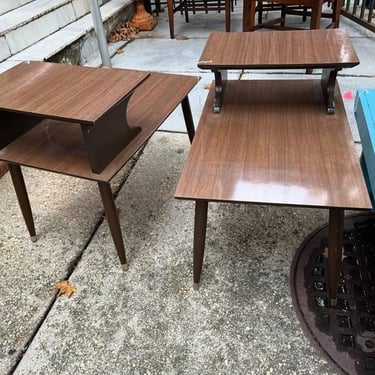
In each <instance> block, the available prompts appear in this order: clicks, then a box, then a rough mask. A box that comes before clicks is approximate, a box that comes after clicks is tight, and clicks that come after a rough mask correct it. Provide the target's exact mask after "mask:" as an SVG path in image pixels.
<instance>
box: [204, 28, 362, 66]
mask: <svg viewBox="0 0 375 375" xmlns="http://www.w3.org/2000/svg"><path fill="white" fill-rule="evenodd" d="M357 64H359V60H358V57H357V54H356V53H355V50H354V49H353V46H352V43H351V41H350V38H349V36H348V34H347V32H346V31H345V30H343V29H320V30H286V31H272V32H256V33H254V32H247V33H243V32H230V33H225V32H214V33H211V34H210V36H209V38H208V40H207V43H206V46H205V48H204V50H203V52H202V55H201V57H200V59H199V62H198V66H199V67H200V68H201V69H210V70H215V69H245V68H248V69H278V68H279V69H280V68H288V69H292V68H304V69H306V68H335V69H341V68H345V67H353V66H355V65H357Z"/></svg>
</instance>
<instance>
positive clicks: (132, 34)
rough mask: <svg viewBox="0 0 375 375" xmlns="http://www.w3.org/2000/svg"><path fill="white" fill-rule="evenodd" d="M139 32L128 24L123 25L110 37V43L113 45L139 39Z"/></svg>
mask: <svg viewBox="0 0 375 375" xmlns="http://www.w3.org/2000/svg"><path fill="white" fill-rule="evenodd" d="M138 32H139V30H138V29H136V28H135V27H133V26H130V25H129V23H128V22H125V23H123V24H122V25H120V27H118V28H117V29H116V30H114V31H112V33H111V35H110V36H109V41H110V42H111V43H115V42H119V41H120V40H133V39H136V38H137V33H138Z"/></svg>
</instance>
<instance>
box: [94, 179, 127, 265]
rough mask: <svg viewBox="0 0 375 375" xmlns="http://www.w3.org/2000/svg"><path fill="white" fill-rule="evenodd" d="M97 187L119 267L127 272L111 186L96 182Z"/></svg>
mask: <svg viewBox="0 0 375 375" xmlns="http://www.w3.org/2000/svg"><path fill="white" fill-rule="evenodd" d="M98 185H99V190H100V195H101V197H102V201H103V206H104V211H105V215H106V218H107V221H108V225H109V229H110V231H111V235H112V238H113V242H114V244H115V247H116V250H117V254H118V256H119V258H120V262H121V267H122V269H123V270H124V271H127V270H128V268H129V267H128V263H127V262H126V255H125V248H124V241H123V239H122V233H121V227H120V221H119V219H118V215H117V210H116V206H115V201H114V199H113V195H112V190H111V185H110V184H109V183H107V182H98Z"/></svg>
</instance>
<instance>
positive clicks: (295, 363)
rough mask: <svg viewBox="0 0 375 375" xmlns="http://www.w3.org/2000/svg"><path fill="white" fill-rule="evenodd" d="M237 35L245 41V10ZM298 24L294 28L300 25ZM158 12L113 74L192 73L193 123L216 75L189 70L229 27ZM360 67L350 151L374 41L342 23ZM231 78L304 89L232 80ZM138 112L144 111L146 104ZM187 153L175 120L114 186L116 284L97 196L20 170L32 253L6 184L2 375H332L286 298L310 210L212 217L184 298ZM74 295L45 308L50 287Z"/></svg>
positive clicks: (346, 76) (372, 73)
mask: <svg viewBox="0 0 375 375" xmlns="http://www.w3.org/2000/svg"><path fill="white" fill-rule="evenodd" d="M235 9H236V11H235V12H234V13H233V16H232V30H238V31H239V30H240V29H241V8H240V5H239V4H237V6H236V7H235ZM297 21H298V22H299V20H297ZM175 23H176V25H175V32H176V36H177V37H178V36H180V38H176V39H174V40H171V39H169V29H168V23H167V13H166V12H163V13H161V14H160V16H159V18H158V25H157V26H156V28H155V29H154V30H153V31H151V32H142V33H140V34H139V36H140V37H139V39H136V40H134V41H132V42H130V43H127V44H126V45H125V46H124V48H123V50H122V53H118V54H116V55H115V57H113V59H112V63H113V66H114V67H119V68H129V69H141V70H151V71H161V72H170V73H178V74H191V75H199V76H200V77H201V78H202V79H201V80H200V81H199V83H198V84H197V86H196V87H195V89H194V90H193V91H192V93H191V94H190V103H191V107H192V110H193V116H194V121H195V125H197V124H198V120H199V116H200V111H201V109H202V107H203V104H204V101H205V97H206V94H207V88H206V85H207V84H208V83H210V82H211V80H212V79H213V76H212V73H208V72H203V71H199V70H198V68H197V62H198V59H199V56H200V54H201V51H202V48H203V46H204V44H205V41H206V39H207V36H208V34H209V32H211V31H224V14H215V13H209V14H208V15H206V14H203V13H197V14H196V15H191V17H190V23H189V24H186V23H185V21H184V18H183V16H180V15H179V14H176V15H175ZM341 27H342V28H345V29H347V31H348V33H349V35H350V36H351V39H352V42H353V45H354V47H355V49H356V51H357V54H358V56H359V59H360V61H361V64H360V65H359V66H358V67H355V68H352V69H347V70H344V71H342V72H341V73H340V76H339V85H340V89H341V92H342V94H343V97H344V102H345V106H346V109H347V112H348V118H349V121H350V124H351V129H352V133H353V138H354V140H355V141H356V143H357V146H358V152H360V143H359V141H360V140H359V136H358V132H357V129H356V125H355V120H354V115H353V104H354V97H355V92H356V89H357V88H366V87H369V88H370V87H372V88H374V87H375V70H374V62H373V56H374V50H375V39H374V34H372V33H370V32H367V31H366V30H365V29H363V28H361V27H360V26H358V25H356V24H354V23H352V22H351V21H348V20H346V19H345V18H342V21H341ZM230 76H231V78H232V79H249V78H251V79H258V78H261V79H267V78H272V79H283V78H296V79H298V78H303V77H305V75H304V72H302V71H292V72H280V71H264V72H259V71H258V72H254V71H251V72H250V71H249V72H242V71H233V72H231V74H230ZM145 105H147V103H145ZM188 152H189V141H188V137H187V135H186V134H185V133H184V123H183V119H182V112H181V110H180V109H179V108H178V109H177V110H176V111H175V112H174V113H173V114H172V115H171V116H170V118H169V119H168V120H167V121H166V122H165V124H164V125H163V126H162V128H161V131H159V132H157V133H156V134H155V135H154V136H153V137H152V138H151V140H150V141H149V143H148V144H147V145H146V147H145V148H144V149H143V150H141V151H140V152H139V153H138V154H137V156H136V157H135V158H134V159H133V160H132V162H131V163H129V164H128V166H127V167H126V168H125V169H124V170H122V171H121V172H120V173H119V175H118V176H117V177H116V179H115V181H113V184H112V187H113V190H114V191H115V192H116V195H117V199H116V204H117V206H118V207H119V208H120V209H121V214H120V215H121V216H120V218H121V223H122V230H123V235H124V239H125V244H126V251H127V256H128V260H129V264H130V268H129V271H128V272H126V273H124V272H123V271H122V270H121V268H120V265H119V261H118V258H117V254H116V251H115V248H114V245H113V242H112V238H111V236H110V233H109V230H108V226H107V224H106V221H105V219H103V209H102V205H101V200H100V196H99V191H98V189H97V186H96V184H95V183H92V182H90V181H84V180H79V179H74V178H70V177H66V176H60V175H56V174H51V173H47V172H41V171H36V170H32V169H26V168H25V169H24V174H25V180H26V185H27V187H28V191H29V197H30V201H31V205H32V209H33V213H34V218H35V224H36V230H37V234H38V237H39V239H38V242H36V243H32V242H31V241H30V240H29V236H28V233H27V230H26V228H25V224H24V221H23V218H22V216H21V213H20V210H19V207H18V204H17V200H16V196H15V193H14V191H13V188H12V184H11V180H10V176H9V174H6V175H5V176H4V177H2V178H1V179H0V197H1V205H0V250H1V251H0V278H1V283H0V294H1V298H0V311H1V317H2V319H1V322H0V336H1V337H2V339H1V341H0V373H2V374H6V373H14V374H27V375H30V374H74V373H76V374H189V375H191V374H200V375H201V374H231V375H232V374H309V375H310V374H327V375H328V374H334V373H335V372H334V370H333V369H332V368H331V367H330V366H329V365H328V364H327V362H326V361H325V360H324V359H323V358H322V357H321V355H320V353H319V352H318V351H317V350H316V349H315V348H314V346H313V345H312V344H311V342H310V341H309V339H308V338H307V337H305V335H304V333H303V331H302V329H301V327H300V324H299V322H298V319H297V316H296V314H295V312H294V310H293V307H292V303H291V297H290V293H289V286H288V280H289V269H290V265H291V261H292V259H293V255H294V253H295V251H296V250H297V248H298V247H299V245H300V244H301V243H302V241H303V240H304V239H305V238H306V236H307V235H309V234H310V233H311V232H312V231H313V230H314V229H315V228H316V227H318V226H321V225H323V224H325V223H326V222H327V215H328V212H327V211H326V210H318V209H301V208H285V207H284V208H280V207H270V206H249V205H239V204H238V205H233V204H211V206H210V210H209V223H208V231H207V247H206V256H205V262H204V268H203V274H202V287H201V289H200V290H199V291H196V290H194V289H193V288H192V240H193V218H194V205H193V203H191V202H185V201H177V200H175V199H174V197H173V196H174V191H175V187H176V184H177V181H178V178H179V175H180V173H181V170H182V167H183V164H184V160H185V159H186V156H187V154H188ZM65 279H69V282H70V283H71V284H72V285H74V286H75V287H76V288H77V290H76V292H75V293H74V294H73V295H72V296H71V297H70V298H67V297H66V296H60V297H58V298H56V294H57V289H56V287H55V283H56V282H57V281H60V280H65Z"/></svg>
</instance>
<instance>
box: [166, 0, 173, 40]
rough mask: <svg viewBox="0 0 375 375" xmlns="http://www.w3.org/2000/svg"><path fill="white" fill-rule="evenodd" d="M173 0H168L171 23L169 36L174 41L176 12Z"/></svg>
mask: <svg viewBox="0 0 375 375" xmlns="http://www.w3.org/2000/svg"><path fill="white" fill-rule="evenodd" d="M173 3H174V2H173V0H167V6H168V21H169V35H170V38H171V39H174V10H173Z"/></svg>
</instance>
